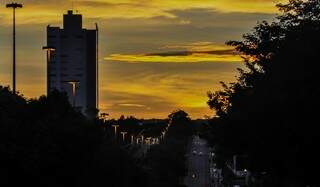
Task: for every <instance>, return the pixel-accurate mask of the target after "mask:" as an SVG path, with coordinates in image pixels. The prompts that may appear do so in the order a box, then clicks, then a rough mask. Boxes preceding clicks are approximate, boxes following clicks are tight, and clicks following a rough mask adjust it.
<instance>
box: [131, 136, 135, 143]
mask: <svg viewBox="0 0 320 187" xmlns="http://www.w3.org/2000/svg"><path fill="white" fill-rule="evenodd" d="M133 141H134V136H133V135H131V144H133Z"/></svg>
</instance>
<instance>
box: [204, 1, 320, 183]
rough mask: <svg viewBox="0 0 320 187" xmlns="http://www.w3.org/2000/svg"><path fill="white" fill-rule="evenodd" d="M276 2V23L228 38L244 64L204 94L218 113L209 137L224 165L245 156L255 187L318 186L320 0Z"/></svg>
mask: <svg viewBox="0 0 320 187" xmlns="http://www.w3.org/2000/svg"><path fill="white" fill-rule="evenodd" d="M278 7H279V9H280V10H281V11H282V12H283V13H282V14H281V15H280V16H278V17H277V19H276V21H274V22H272V23H268V22H262V23H260V24H258V25H257V26H256V27H255V28H254V30H253V32H252V33H250V34H246V35H244V37H243V41H240V42H236V41H232V42H228V44H229V45H232V46H235V47H236V49H237V50H238V51H239V52H241V53H242V54H243V57H244V58H245V63H246V68H245V69H244V70H241V69H240V70H239V72H240V76H239V78H238V81H237V82H235V83H232V84H230V85H226V84H223V86H224V89H223V90H221V91H218V92H214V93H209V101H208V104H209V106H210V107H211V108H212V109H214V110H215V111H216V113H217V117H216V118H214V119H212V120H211V124H212V125H211V127H212V130H211V132H210V133H208V137H209V139H210V140H211V143H212V144H213V145H214V147H215V150H216V153H217V155H218V157H219V158H221V160H222V163H224V162H225V161H226V160H231V159H232V156H233V155H245V156H246V157H247V169H249V170H250V171H251V172H252V175H253V176H255V179H256V180H255V182H254V183H253V184H252V185H253V186H268V187H269V186H290V187H294V186H318V184H319V179H318V176H317V175H318V171H317V170H318V166H319V158H320V157H319V153H318V150H317V149H318V148H319V142H320V136H319V131H318V129H319V127H318V126H319V125H318V124H319V122H318V121H319V112H318V111H319V106H320V87H319V82H320V78H319V75H320V70H319V54H320V45H319V44H320V1H319V0H307V1H302V0H290V2H289V3H288V4H284V5H278Z"/></svg>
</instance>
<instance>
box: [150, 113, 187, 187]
mask: <svg viewBox="0 0 320 187" xmlns="http://www.w3.org/2000/svg"><path fill="white" fill-rule="evenodd" d="M168 117H169V121H170V122H169V124H170V126H169V129H168V132H167V134H166V135H165V138H164V141H163V142H162V143H161V144H160V145H156V146H153V147H152V148H151V150H150V151H149V153H148V154H147V157H146V158H145V159H144V165H145V167H146V168H147V171H148V173H149V176H150V179H149V180H150V183H149V184H150V186H152V187H163V186H166V187H179V186H183V185H182V184H183V178H184V177H185V176H186V174H187V168H186V152H187V148H188V143H189V142H190V140H191V136H192V134H193V125H192V124H193V123H192V121H191V120H190V118H189V117H188V114H187V113H186V112H184V111H182V110H177V111H175V112H173V113H171V114H170V115H169V116H168Z"/></svg>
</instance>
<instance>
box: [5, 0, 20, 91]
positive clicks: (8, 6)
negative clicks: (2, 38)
mask: <svg viewBox="0 0 320 187" xmlns="http://www.w3.org/2000/svg"><path fill="white" fill-rule="evenodd" d="M6 7H7V8H12V9H13V35H12V43H13V65H12V68H13V72H12V74H13V75H12V89H13V93H14V94H16V9H17V8H22V4H19V3H13V2H12V3H9V4H7V5H6Z"/></svg>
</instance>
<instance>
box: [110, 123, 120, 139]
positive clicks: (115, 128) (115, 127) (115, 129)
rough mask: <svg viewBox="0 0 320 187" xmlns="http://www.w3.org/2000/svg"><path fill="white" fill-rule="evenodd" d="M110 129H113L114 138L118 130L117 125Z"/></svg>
mask: <svg viewBox="0 0 320 187" xmlns="http://www.w3.org/2000/svg"><path fill="white" fill-rule="evenodd" d="M112 127H113V128H114V136H115V137H116V136H117V129H118V128H119V125H112Z"/></svg>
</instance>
